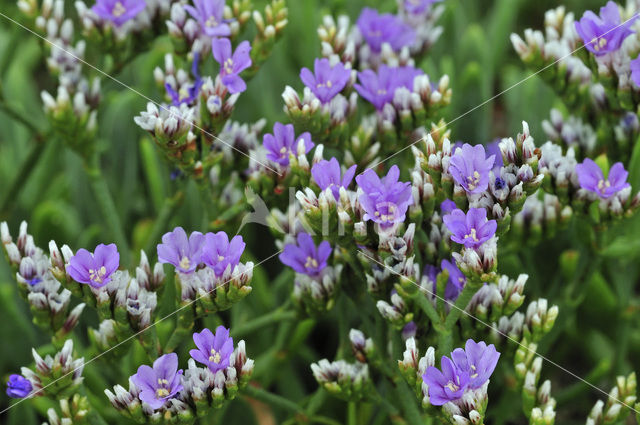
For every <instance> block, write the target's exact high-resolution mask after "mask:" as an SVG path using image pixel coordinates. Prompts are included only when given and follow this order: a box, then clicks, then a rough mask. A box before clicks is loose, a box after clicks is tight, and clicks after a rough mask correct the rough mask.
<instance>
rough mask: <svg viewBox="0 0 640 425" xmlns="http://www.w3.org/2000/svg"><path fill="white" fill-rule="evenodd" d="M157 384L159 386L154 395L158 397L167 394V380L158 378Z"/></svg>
mask: <svg viewBox="0 0 640 425" xmlns="http://www.w3.org/2000/svg"><path fill="white" fill-rule="evenodd" d="M158 385H159V388H158V389H156V396H157V397H158V398H162V397H166V396H168V395H169V390H168V389H167V386H168V385H169V381H167V380H166V379H163V378H158Z"/></svg>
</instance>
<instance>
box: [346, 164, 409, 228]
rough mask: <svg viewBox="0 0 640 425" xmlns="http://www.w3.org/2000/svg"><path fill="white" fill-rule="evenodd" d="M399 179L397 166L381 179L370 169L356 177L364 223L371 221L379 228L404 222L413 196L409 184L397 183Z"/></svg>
mask: <svg viewBox="0 0 640 425" xmlns="http://www.w3.org/2000/svg"><path fill="white" fill-rule="evenodd" d="M399 177H400V170H399V169H398V166H397V165H394V166H393V167H391V168H390V169H389V172H388V173H387V175H386V176H385V177H383V178H382V179H380V178H379V177H378V175H377V174H376V173H375V172H374V171H373V170H372V169H368V170H366V171H365V172H364V173H362V174H360V175H359V176H357V177H356V182H357V183H358V186H359V187H360V188H361V189H362V193H361V194H360V197H359V198H358V199H359V201H360V204H361V205H362V207H363V208H364V211H365V214H364V216H363V219H364V220H365V221H366V220H373V221H374V222H376V223H379V224H380V225H381V226H390V225H393V224H395V223H401V222H403V221H404V218H405V214H406V212H407V209H408V208H409V206H410V205H412V204H413V196H412V195H411V184H409V183H405V182H400V181H398V178H399Z"/></svg>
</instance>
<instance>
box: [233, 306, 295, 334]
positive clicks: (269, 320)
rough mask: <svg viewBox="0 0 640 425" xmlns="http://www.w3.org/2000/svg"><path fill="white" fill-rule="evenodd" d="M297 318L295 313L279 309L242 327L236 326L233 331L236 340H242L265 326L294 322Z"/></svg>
mask: <svg viewBox="0 0 640 425" xmlns="http://www.w3.org/2000/svg"><path fill="white" fill-rule="evenodd" d="M297 316H298V315H297V313H296V312H295V311H291V310H285V309H278V310H275V311H272V312H271V313H267V314H265V315H262V316H260V317H257V318H255V319H253V320H251V321H249V322H245V323H243V324H241V325H238V326H236V327H235V328H234V330H233V335H234V337H236V338H240V337H243V336H246V335H247V334H250V333H251V332H253V331H255V330H257V329H260V328H263V327H265V326H268V325H271V324H274V323H279V322H282V321H285V320H293V319H295V318H296V317H297Z"/></svg>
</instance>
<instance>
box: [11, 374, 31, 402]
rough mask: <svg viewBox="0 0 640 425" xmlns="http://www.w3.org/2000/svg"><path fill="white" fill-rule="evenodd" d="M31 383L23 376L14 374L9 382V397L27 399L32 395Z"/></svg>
mask: <svg viewBox="0 0 640 425" xmlns="http://www.w3.org/2000/svg"><path fill="white" fill-rule="evenodd" d="M32 389H33V387H32V386H31V382H29V380H28V379H27V378H25V377H24V376H22V375H17V374H15V373H14V374H13V375H11V376H9V381H7V395H8V396H9V397H11V398H25V397H26V396H28V395H29V394H30V393H31V390H32Z"/></svg>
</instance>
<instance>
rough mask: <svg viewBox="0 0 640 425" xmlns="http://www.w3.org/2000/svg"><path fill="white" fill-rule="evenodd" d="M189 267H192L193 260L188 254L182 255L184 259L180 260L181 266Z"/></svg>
mask: <svg viewBox="0 0 640 425" xmlns="http://www.w3.org/2000/svg"><path fill="white" fill-rule="evenodd" d="M189 267H191V260H189V257H187V256H186V255H185V256H184V257H182V259H181V260H180V268H181V269H182V270H188V269H189Z"/></svg>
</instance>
